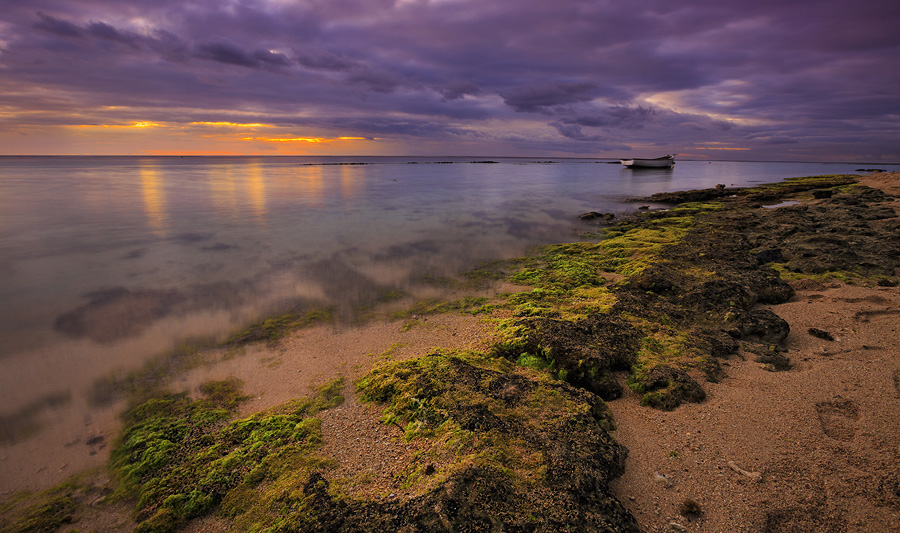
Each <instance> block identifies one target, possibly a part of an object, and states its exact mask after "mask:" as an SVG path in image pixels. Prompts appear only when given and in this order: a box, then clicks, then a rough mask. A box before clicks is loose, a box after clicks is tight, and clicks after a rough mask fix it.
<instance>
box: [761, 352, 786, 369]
mask: <svg viewBox="0 0 900 533" xmlns="http://www.w3.org/2000/svg"><path fill="white" fill-rule="evenodd" d="M756 362H757V363H762V364H764V365H769V366H770V368H771V370H774V371H776V372H784V371H786V370H790V369H791V360H790V359H788V358H787V356H786V355H784V354H783V353H780V352H776V351H774V350H770V351H768V352H766V353H763V354H760V355H758V356H757V357H756Z"/></svg>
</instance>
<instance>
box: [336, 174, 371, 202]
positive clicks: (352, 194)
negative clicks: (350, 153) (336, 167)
mask: <svg viewBox="0 0 900 533" xmlns="http://www.w3.org/2000/svg"><path fill="white" fill-rule="evenodd" d="M340 169H341V197H342V198H343V199H344V200H350V199H352V198H356V197H357V196H359V193H360V192H361V191H362V188H363V184H364V183H365V179H364V177H363V176H364V174H363V173H362V172H359V169H355V168H352V167H349V166H342V167H340Z"/></svg>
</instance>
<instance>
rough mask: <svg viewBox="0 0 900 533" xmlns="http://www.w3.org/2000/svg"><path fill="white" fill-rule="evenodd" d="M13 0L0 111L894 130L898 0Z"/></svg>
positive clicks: (685, 135)
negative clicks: (241, 112)
mask: <svg viewBox="0 0 900 533" xmlns="http://www.w3.org/2000/svg"><path fill="white" fill-rule="evenodd" d="M5 4H9V5H5V6H4V8H3V10H0V68H2V69H3V72H4V76H3V78H4V79H3V80H0V89H2V92H0V95H2V96H0V105H6V106H8V108H11V109H14V110H19V113H18V114H15V116H16V117H19V118H5V119H3V124H4V127H10V126H14V125H15V124H16V123H22V122H27V121H29V120H40V121H45V120H46V121H52V116H54V115H56V116H59V117H60V119H59V120H60V123H66V121H67V120H70V117H72V116H75V115H77V114H78V110H81V109H90V108H91V106H95V108H96V109H97V110H98V111H97V113H100V111H99V110H100V109H108V107H110V106H118V107H129V106H131V107H135V108H137V107H140V109H141V110H142V112H143V113H145V114H147V115H153V116H155V117H157V118H156V120H166V118H165V117H168V120H169V121H173V120H174V121H192V120H194V119H195V118H196V117H199V116H210V115H213V119H214V118H215V117H214V116H215V115H216V114H218V115H221V114H222V113H223V112H222V111H221V110H223V109H245V110H246V109H254V110H258V111H260V113H261V115H260V117H261V118H260V119H259V120H260V121H264V122H273V121H278V123H279V124H288V125H290V124H294V123H297V122H303V123H304V124H305V125H315V126H316V127H318V128H322V129H326V130H327V129H329V128H331V129H334V130H335V132H336V134H340V135H356V134H359V135H396V136H400V137H398V138H402V139H403V140H404V141H405V142H415V141H416V140H417V139H420V140H422V141H431V140H434V139H448V138H454V137H460V138H463V137H465V138H470V137H472V136H479V138H480V139H483V140H484V142H491V143H494V145H495V146H496V149H497V153H498V154H503V153H524V152H526V151H535V150H537V151H540V150H539V147H540V146H546V147H547V149H548V150H552V151H561V152H566V151H570V152H572V153H584V151H585V149H586V148H587V147H589V146H590V145H592V143H593V145H594V146H596V147H597V151H596V153H597V154H598V155H602V151H603V150H606V149H615V150H621V149H622V147H627V146H628V145H633V144H643V145H647V144H656V145H665V146H666V147H671V148H670V151H682V150H681V149H680V148H679V146H678V143H683V144H686V145H691V144H692V143H701V142H704V141H706V142H719V143H732V144H735V145H737V144H742V145H744V147H748V148H751V149H756V148H759V150H760V152H759V153H760V154H761V157H762V156H763V154H764V156H765V157H768V156H770V155H772V156H774V155H777V154H779V153H780V154H782V155H784V156H788V155H789V154H788V152H784V151H782V152H778V151H777V150H779V149H780V148H779V147H782V148H784V149H787V148H789V147H790V146H792V145H794V144H801V145H804V146H806V145H817V144H816V143H820V142H822V141H821V140H822V139H828V143H829V144H828V147H829V148H828V150H831V147H832V146H833V145H834V143H840V139H841V138H842V136H843V138H845V139H846V144H847V149H846V151H848V152H852V151H854V150H857V151H860V153H862V152H863V148H865V144H866V143H874V141H875V138H876V137H877V138H878V140H879V142H880V145H884V146H891V145H894V146H900V125H898V118H897V117H898V116H900V96H898V95H900V36H898V33H897V31H896V28H895V26H896V21H897V20H900V4H898V3H897V2H893V1H889V0H860V1H857V2H854V3H852V4H848V3H847V2H846V1H845V0H822V1H821V2H817V3H815V5H814V7H812V8H811V4H810V3H809V2H808V1H805V0H804V1H800V0H759V1H757V2H752V3H749V2H721V1H713V0H684V1H682V2H671V1H663V0H637V1H636V2H630V3H624V2H610V1H604V0H560V1H557V2H546V1H545V0H515V1H513V0H496V1H492V2H483V1H481V0H430V1H428V0H415V1H412V0H340V1H330V2H319V1H313V0H296V1H291V2H286V1H279V0H226V1H224V2H213V1H206V0H191V1H187V2H185V1H181V0H179V1H176V0H156V1H152V2H151V1H150V0H118V1H112V0H33V1H31V2H5ZM9 106H11V107H9ZM67 106H68V107H67ZM67 109H68V111H69V112H68V113H66V112H65V111H66V110H67ZM173 109H178V110H180V111H178V113H179V114H178V115H174V114H172V113H173V112H172V111H171V110H173ZM61 111H63V112H61ZM347 117H353V118H352V119H348V118H347ZM110 118H111V119H115V117H110ZM210 120H212V119H210ZM17 121H18V122H17ZM428 124H431V126H426V125H428ZM347 128H359V130H358V131H347ZM338 130H339V131H338ZM821 146H823V148H822V149H823V150H824V149H825V148H824V146H825V145H824V144H823V145H821ZM564 147H568V148H564ZM810 147H811V148H812V149H815V148H816V146H810ZM448 150H451V151H452V150H453V147H452V146H449V145H448ZM866 150H868V149H866ZM889 152H890V153H885V154H883V155H884V156H885V157H896V158H900V148H897V149H893V150H892V151H889ZM867 153H868V152H867Z"/></svg>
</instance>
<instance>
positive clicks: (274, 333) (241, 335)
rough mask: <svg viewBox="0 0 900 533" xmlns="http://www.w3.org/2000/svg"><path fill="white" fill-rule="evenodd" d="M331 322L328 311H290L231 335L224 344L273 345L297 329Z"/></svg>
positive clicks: (331, 317)
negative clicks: (259, 343)
mask: <svg viewBox="0 0 900 533" xmlns="http://www.w3.org/2000/svg"><path fill="white" fill-rule="evenodd" d="M332 320H334V317H333V315H332V312H331V310H330V309H312V310H309V311H305V312H302V313H301V312H299V311H290V312H287V313H284V314H282V315H277V316H272V317H268V318H265V319H263V320H261V321H259V322H256V323H255V324H252V325H251V326H250V327H248V328H247V329H245V330H243V331H240V332H238V333H235V334H234V335H232V336H231V337H230V338H229V339H228V340H227V341H225V344H226V345H243V344H250V343H254V342H266V343H268V344H273V343H276V342H278V341H279V340H281V339H282V338H284V337H286V336H287V335H289V334H290V333H292V332H294V331H296V330H298V329H301V328H304V327H308V326H311V325H313V324H318V323H322V322H330V321H332Z"/></svg>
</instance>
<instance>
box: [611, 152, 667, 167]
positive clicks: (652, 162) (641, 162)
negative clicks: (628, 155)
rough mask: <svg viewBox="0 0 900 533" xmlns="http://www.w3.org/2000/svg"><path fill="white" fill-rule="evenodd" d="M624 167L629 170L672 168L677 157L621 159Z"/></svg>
mask: <svg viewBox="0 0 900 533" xmlns="http://www.w3.org/2000/svg"><path fill="white" fill-rule="evenodd" d="M619 161H620V162H621V163H622V165H624V166H625V167H628V168H672V165H674V164H675V156H671V155H669V156H666V157H659V158H656V159H620V160H619Z"/></svg>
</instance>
